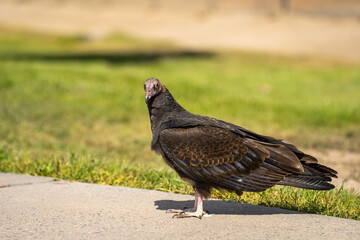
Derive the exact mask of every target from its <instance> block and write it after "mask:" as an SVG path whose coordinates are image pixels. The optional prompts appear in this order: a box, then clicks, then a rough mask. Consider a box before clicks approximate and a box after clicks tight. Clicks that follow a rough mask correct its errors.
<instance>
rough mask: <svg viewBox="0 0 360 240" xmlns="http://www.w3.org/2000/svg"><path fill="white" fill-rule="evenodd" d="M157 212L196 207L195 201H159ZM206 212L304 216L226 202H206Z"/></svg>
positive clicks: (284, 210)
mask: <svg viewBox="0 0 360 240" xmlns="http://www.w3.org/2000/svg"><path fill="white" fill-rule="evenodd" d="M155 206H157V210H168V209H184V207H186V208H192V207H194V201H191V200H189V201H174V200H158V201H155ZM204 210H205V211H208V212H209V214H226V215H272V214H303V213H301V212H294V211H290V210H286V209H280V208H275V207H265V206H259V205H250V204H245V203H239V202H231V201H224V200H208V201H205V202H204Z"/></svg>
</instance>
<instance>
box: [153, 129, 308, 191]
mask: <svg viewBox="0 0 360 240" xmlns="http://www.w3.org/2000/svg"><path fill="white" fill-rule="evenodd" d="M160 146H161V148H162V150H163V151H164V153H165V155H166V157H167V158H169V159H171V162H172V164H173V166H174V168H175V170H177V172H178V173H179V174H180V175H181V176H182V177H185V178H187V179H191V180H193V181H202V182H204V181H205V182H211V183H214V184H218V185H220V187H221V186H222V185H223V186H222V187H224V188H230V187H229V186H232V187H234V186H236V187H237V188H241V185H247V187H244V186H242V188H245V189H244V190H246V191H257V190H259V189H263V188H264V189H266V188H269V187H271V186H274V185H275V184H277V183H278V182H279V181H281V180H282V179H284V176H286V175H289V174H290V173H301V172H302V171H303V169H302V165H301V164H300V162H299V160H298V159H297V157H296V156H295V155H294V154H293V153H292V152H291V151H289V150H288V149H286V148H285V147H283V146H278V145H274V144H268V145H265V146H264V145H262V144H260V143H259V142H256V141H254V140H251V139H243V138H241V137H240V136H238V135H236V134H234V133H232V132H231V131H229V130H228V129H222V128H217V127H212V126H198V127H192V128H172V129H166V130H163V131H162V132H161V134H160ZM264 162H265V163H264ZM239 176H243V177H241V178H240V177H239ZM239 179H241V181H240V180H239ZM233 181H235V183H232V182H233ZM246 182H248V183H246ZM228 185H229V186H228ZM234 190H235V189H234Z"/></svg>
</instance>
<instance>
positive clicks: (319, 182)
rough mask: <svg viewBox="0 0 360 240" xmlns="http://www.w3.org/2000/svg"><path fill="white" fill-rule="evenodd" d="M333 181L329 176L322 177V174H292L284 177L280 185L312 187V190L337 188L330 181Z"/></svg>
mask: <svg viewBox="0 0 360 240" xmlns="http://www.w3.org/2000/svg"><path fill="white" fill-rule="evenodd" d="M327 181H331V178H329V177H320V176H317V177H316V176H301V175H291V176H287V177H285V178H284V180H282V181H280V182H279V183H278V184H279V185H285V186H291V187H298V188H305V189H312V190H330V189H333V188H335V186H334V185H332V184H331V183H328V182H327Z"/></svg>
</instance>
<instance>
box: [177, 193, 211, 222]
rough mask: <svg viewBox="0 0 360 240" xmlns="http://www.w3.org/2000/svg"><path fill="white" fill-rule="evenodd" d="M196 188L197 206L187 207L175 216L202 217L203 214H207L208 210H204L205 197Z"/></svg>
mask: <svg viewBox="0 0 360 240" xmlns="http://www.w3.org/2000/svg"><path fill="white" fill-rule="evenodd" d="M194 189H195V206H194V208H191V209H188V210H187V209H185V210H183V211H182V212H180V213H179V214H175V215H174V217H175V218H189V217H197V218H200V219H201V218H202V216H204V215H206V212H204V211H203V198H202V196H201V195H200V193H199V192H198V191H197V189H196V188H194Z"/></svg>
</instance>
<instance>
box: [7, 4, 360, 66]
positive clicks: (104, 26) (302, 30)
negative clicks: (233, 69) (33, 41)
mask: <svg viewBox="0 0 360 240" xmlns="http://www.w3.org/2000/svg"><path fill="white" fill-rule="evenodd" d="M346 1H347V2H349V0H346ZM287 2H289V1H287ZM350 2H351V1H350ZM350 2H349V3H350ZM290 3H292V5H290V6H288V7H287V8H290V9H287V8H285V10H286V11H284V9H282V8H283V7H281V5H278V4H279V3H278V1H269V2H267V4H259V1H250V0H247V1H244V2H241V4H240V3H238V2H237V1H225V2H222V3H221V4H220V2H219V1H196V2H194V1H160V0H157V1H156V0H153V1H150V0H136V1H112V0H106V1H105V0H92V1H84V0H76V1H67V0H58V1H55V0H53V1H52V0H48V1H45V0H38V1H31V0H28V1H24V0H23V1H19V0H2V1H1V3H0V24H2V25H7V26H16V27H21V28H29V29H36V30H42V31H47V32H56V33H67V34H74V33H76V34H79V33H81V34H83V35H84V36H85V37H86V39H90V40H93V39H95V40H96V39H99V38H102V37H104V36H107V35H108V34H109V33H112V32H125V33H129V34H132V35H134V36H140V37H144V38H152V39H166V40H169V41H173V42H176V43H178V44H180V45H182V46H185V47H189V48H202V49H204V48H205V49H209V48H211V49H214V48H216V49H238V50H246V51H249V50H250V51H261V52H270V53H280V54H287V55H301V56H313V57H314V56H315V57H319V58H330V59H333V60H334V59H335V60H345V61H355V62H360V44H359V42H360V31H359V29H360V21H359V17H356V16H357V15H356V14H357V11H358V10H359V9H358V8H359V6H358V5H359V4H358V5H356V4H355V5H354V7H353V8H349V7H348V8H344V7H342V8H341V9H340V8H339V11H340V10H341V13H342V14H341V16H343V17H330V15H331V14H330V13H328V14H326V13H327V12H329V11H330V10H331V9H330V8H329V6H330V5H329V4H330V3H331V4H333V2H332V1H322V5H321V7H322V8H320V7H319V6H318V8H319V9H320V10H321V9H324V11H320V10H319V9H317V8H315V7H314V6H310V7H309V6H308V5H309V4H308V5H306V8H304V6H303V5H304V4H302V5H301V4H300V5H299V2H298V1H292V2H290ZM326 3H328V4H326ZM355 3H356V2H355ZM310 5H311V4H310ZM343 5H344V4H343ZM345 5H346V4H345ZM351 6H352V5H351ZM311 9H315V10H316V9H317V10H316V11H315V12H314V11H313V12H311V11H310V10H311ZM329 9H330V10H329ZM347 9H348V10H347ZM325 10H326V11H325ZM309 11H310V12H309ZM332 11H335V12H336V8H335V10H334V9H332ZM299 12H300V13H303V14H299ZM317 13H324V14H317ZM344 13H349V14H344ZM350 13H351V14H350ZM332 15H334V14H332ZM335 15H336V14H335Z"/></svg>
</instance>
